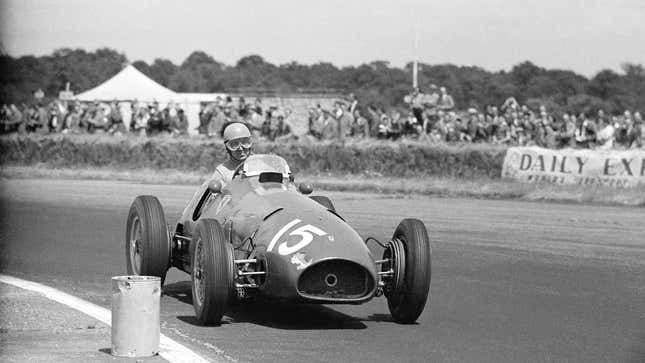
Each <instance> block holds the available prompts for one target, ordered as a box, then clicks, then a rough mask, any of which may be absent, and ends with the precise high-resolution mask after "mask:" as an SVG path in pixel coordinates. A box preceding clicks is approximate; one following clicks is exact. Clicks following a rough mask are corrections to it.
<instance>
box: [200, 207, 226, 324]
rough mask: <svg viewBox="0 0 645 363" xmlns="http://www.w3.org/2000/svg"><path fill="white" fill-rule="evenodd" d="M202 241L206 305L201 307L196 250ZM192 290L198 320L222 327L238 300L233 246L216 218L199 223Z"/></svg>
mask: <svg viewBox="0 0 645 363" xmlns="http://www.w3.org/2000/svg"><path fill="white" fill-rule="evenodd" d="M200 238H201V240H202V243H203V247H202V248H203V254H204V265H203V266H202V274H203V275H205V276H206V277H205V281H204V283H205V286H204V302H203V304H200V302H199V299H197V296H196V295H195V269H194V268H193V267H194V266H193V265H194V261H195V247H196V246H197V243H196V242H197V241H199V239H200ZM190 262H191V274H190V276H191V281H192V284H191V291H192V296H193V307H194V309H195V316H196V318H197V321H198V322H199V323H200V324H202V325H220V323H221V321H222V316H223V315H224V311H225V310H226V308H227V307H228V306H229V304H230V303H231V302H232V299H233V297H234V275H233V273H234V262H233V246H232V245H231V244H230V243H227V242H226V239H225V235H224V229H223V228H222V226H221V225H220V224H219V222H217V221H216V220H213V219H202V220H200V221H199V222H198V223H197V227H196V228H195V233H194V234H193V240H192V241H191V248H190Z"/></svg>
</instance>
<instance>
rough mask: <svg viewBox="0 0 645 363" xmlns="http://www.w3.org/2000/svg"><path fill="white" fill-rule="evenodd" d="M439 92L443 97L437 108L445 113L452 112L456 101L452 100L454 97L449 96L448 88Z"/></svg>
mask: <svg viewBox="0 0 645 363" xmlns="http://www.w3.org/2000/svg"><path fill="white" fill-rule="evenodd" d="M439 90H440V92H441V95H440V96H439V100H438V101H437V107H438V108H439V109H440V110H443V111H444V112H446V111H452V109H453V108H455V101H454V100H453V99H452V96H451V95H449V94H448V91H447V90H446V87H441V88H440V89H439Z"/></svg>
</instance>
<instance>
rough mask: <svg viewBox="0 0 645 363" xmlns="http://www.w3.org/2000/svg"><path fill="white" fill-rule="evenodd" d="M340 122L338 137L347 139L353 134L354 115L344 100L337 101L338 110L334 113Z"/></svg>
mask: <svg viewBox="0 0 645 363" xmlns="http://www.w3.org/2000/svg"><path fill="white" fill-rule="evenodd" d="M334 116H335V118H336V121H337V122H338V139H339V140H345V138H346V137H348V136H350V135H351V131H352V125H353V124H354V117H353V116H352V115H351V114H350V113H349V112H348V111H347V105H345V103H343V102H340V101H339V102H336V112H335V113H334Z"/></svg>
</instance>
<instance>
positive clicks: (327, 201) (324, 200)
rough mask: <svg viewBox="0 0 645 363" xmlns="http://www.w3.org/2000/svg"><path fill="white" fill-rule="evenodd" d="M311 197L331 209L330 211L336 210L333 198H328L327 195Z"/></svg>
mask: <svg viewBox="0 0 645 363" xmlns="http://www.w3.org/2000/svg"><path fill="white" fill-rule="evenodd" d="M309 198H311V199H313V200H315V201H316V202H318V204H320V205H322V206H323V207H325V208H327V209H329V210H330V211H332V212H336V208H335V207H334V204H333V203H332V202H331V200H330V199H329V198H327V197H325V196H323V195H313V196H311V197H309Z"/></svg>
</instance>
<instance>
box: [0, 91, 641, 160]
mask: <svg viewBox="0 0 645 363" xmlns="http://www.w3.org/2000/svg"><path fill="white" fill-rule="evenodd" d="M403 101H404V104H405V106H406V107H402V108H390V109H387V110H386V109H384V108H383V107H379V106H375V105H363V104H361V103H360V102H359V100H358V99H357V98H356V97H355V96H354V95H353V94H349V95H348V96H347V97H343V98H341V99H337V100H336V101H335V102H334V103H333V107H332V108H330V109H327V108H324V107H322V106H321V105H320V104H317V105H316V106H314V107H310V108H309V109H308V110H307V116H306V117H307V120H306V124H307V132H306V134H305V135H296V134H295V133H294V127H293V124H292V121H293V122H301V123H304V122H305V120H304V119H297V120H292V118H293V114H294V113H293V112H292V110H291V109H289V108H285V107H279V106H266V105H264V104H263V102H262V99H260V98H255V99H254V100H253V101H252V102H247V100H246V99H245V98H244V97H238V98H237V100H234V99H233V98H232V97H230V96H229V97H219V96H218V97H217V98H216V99H215V100H214V101H213V102H208V103H201V104H200V110H199V126H198V128H197V130H198V132H199V134H201V135H205V136H207V137H221V133H222V131H223V129H224V127H225V126H226V125H227V124H228V123H231V122H243V123H245V124H247V125H248V127H249V129H250V130H252V132H253V133H254V135H255V136H256V137H258V138H264V139H268V140H272V141H275V140H277V141H281V140H286V139H297V138H299V137H306V138H309V139H312V140H332V139H345V138H368V137H373V138H379V139H391V140H398V139H401V138H414V139H419V140H421V141H423V142H428V143H457V142H470V143H492V144H504V145H516V146H531V145H536V146H541V147H545V148H552V149H553V148H565V147H574V148H621V149H630V148H645V122H644V121H643V117H642V114H641V113H640V112H638V111H634V112H632V111H629V110H626V111H624V112H623V113H622V114H619V115H610V114H606V113H605V112H604V111H603V110H602V109H599V110H596V111H595V112H594V114H593V115H587V114H585V113H566V112H561V113H560V112H551V111H550V110H547V109H546V107H545V106H539V108H537V109H530V108H529V107H528V106H526V105H521V104H520V103H519V102H517V101H516V100H515V99H514V98H513V97H511V98H508V99H507V100H506V101H505V102H504V103H503V104H501V105H499V106H498V105H489V106H486V107H484V108H483V109H481V110H479V109H476V108H468V109H467V110H458V109H456V107H455V102H454V101H453V98H452V97H451V95H450V94H449V93H448V91H447V89H446V88H445V87H436V86H434V85H431V86H430V88H429V90H428V92H427V93H424V92H421V91H420V90H419V89H417V88H415V89H414V90H413V91H412V92H411V93H410V94H408V95H406V96H405V97H404V99H403ZM124 107H127V109H124ZM124 111H125V113H127V117H124V116H125V115H124ZM126 120H129V121H126ZM126 123H127V125H126ZM0 131H1V132H2V133H9V132H19V133H29V132H40V133H53V132H61V133H95V132H102V133H107V134H125V133H134V134H137V135H147V136H153V135H158V134H171V135H187V134H188V120H187V117H186V114H185V112H184V110H183V109H182V108H181V107H180V106H179V105H178V104H174V103H169V104H167V105H163V106H162V105H160V104H159V103H157V102H153V103H149V104H146V103H143V102H136V101H135V102H132V103H118V102H116V101H113V102H110V103H100V102H86V103H81V102H78V101H70V102H65V101H60V100H56V101H53V102H51V103H49V104H47V105H45V104H43V103H40V102H36V103H35V104H33V105H25V104H23V105H21V107H18V106H16V105H3V106H2V109H1V113H0Z"/></svg>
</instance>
